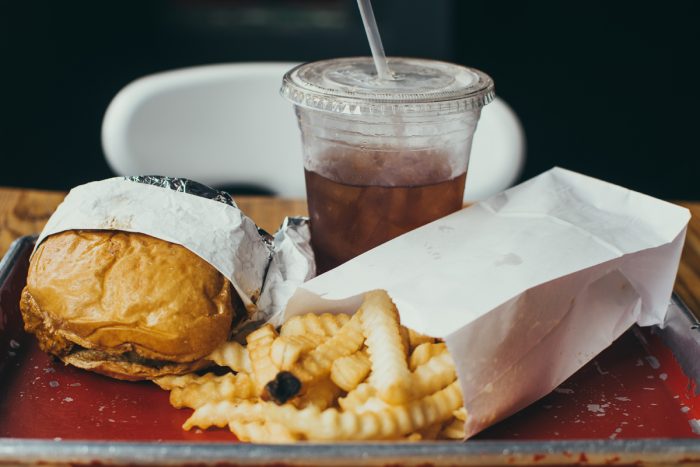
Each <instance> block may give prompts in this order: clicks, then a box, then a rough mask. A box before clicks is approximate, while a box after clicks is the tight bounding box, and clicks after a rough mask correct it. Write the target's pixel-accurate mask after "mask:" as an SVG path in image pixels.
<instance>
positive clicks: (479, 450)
mask: <svg viewBox="0 0 700 467" xmlns="http://www.w3.org/2000/svg"><path fill="white" fill-rule="evenodd" d="M582 453H585V456H586V457H587V458H591V457H610V456H617V457H619V459H620V460H619V461H620V462H624V461H625V460H627V459H633V458H637V459H639V458H640V457H642V456H643V457H644V458H645V459H646V460H663V459H667V460H675V461H679V460H681V461H682V460H685V461H688V462H700V440H698V439H636V440H565V441H517V442H512V441H469V442H463V443H459V442H454V441H446V442H441V441H435V442H419V443H376V442H374V443H332V444H318V443H300V444H278V445H274V444H248V443H231V444H226V443H179V442H163V443H152V442H118V441H109V442H107V441H105V442H102V441H99V442H93V441H90V442H83V441H48V440H37V439H24V440H16V439H12V438H0V462H3V461H23V462H41V461H46V460H47V459H50V460H51V461H62V462H93V461H94V460H95V459H101V460H103V461H107V462H108V463H111V464H117V465H118V464H131V463H138V464H142V465H163V464H179V463H183V462H197V463H200V464H205V465H206V464H220V463H232V462H235V463H238V464H242V465H245V464H256V465H259V464H260V463H261V462H265V463H273V464H279V463H283V464H285V465H303V464H308V463H310V462H313V463H322V464H324V465H333V464H335V465H339V464H340V465H342V464H344V463H347V462H348V461H350V460H352V461H353V464H358V465H375V464H384V463H386V462H392V461H393V462H396V460H397V459H401V460H402V461H406V460H409V461H410V463H411V464H414V463H415V464H423V465H425V463H426V462H427V463H430V464H436V465H440V464H445V463H453V462H455V461H456V460H460V461H461V462H465V461H466V460H467V459H474V460H477V459H479V460H481V461H489V462H493V461H495V460H497V459H501V460H502V461H505V460H506V459H507V460H508V462H513V461H517V460H531V459H532V458H533V456H535V457H537V458H540V459H544V458H546V457H547V456H553V457H555V458H556V459H557V462H562V460H566V459H569V460H570V461H571V462H572V463H577V462H581V458H580V454H582ZM654 454H655V455H657V456H655V457H656V459H652V458H650V455H654ZM591 460H593V459H590V460H589V461H591ZM545 463H546V462H545Z"/></svg>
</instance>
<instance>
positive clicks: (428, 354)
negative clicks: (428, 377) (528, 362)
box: [408, 342, 447, 371]
mask: <svg viewBox="0 0 700 467" xmlns="http://www.w3.org/2000/svg"><path fill="white" fill-rule="evenodd" d="M443 352H447V346H446V345H445V344H433V343H432V342H424V343H422V344H420V345H418V346H417V347H416V348H415V349H413V352H411V356H410V357H409V358H408V368H409V369H410V370H411V371H415V369H416V368H418V367H419V366H420V365H422V364H424V363H425V362H427V361H428V360H430V359H431V358H432V357H434V356H435V355H439V354H441V353H443Z"/></svg>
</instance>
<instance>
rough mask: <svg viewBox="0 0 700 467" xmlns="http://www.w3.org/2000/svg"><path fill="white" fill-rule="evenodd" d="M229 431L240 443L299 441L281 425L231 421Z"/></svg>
mask: <svg viewBox="0 0 700 467" xmlns="http://www.w3.org/2000/svg"><path fill="white" fill-rule="evenodd" d="M228 427H229V430H231V432H232V433H233V434H234V435H236V438H238V440H239V441H244V442H253V443H293V442H294V441H297V440H299V436H296V435H294V434H293V433H292V432H290V431H289V430H288V429H287V428H286V427H284V426H283V425H280V424H279V423H265V422H242V421H240V420H231V422H229V424H228Z"/></svg>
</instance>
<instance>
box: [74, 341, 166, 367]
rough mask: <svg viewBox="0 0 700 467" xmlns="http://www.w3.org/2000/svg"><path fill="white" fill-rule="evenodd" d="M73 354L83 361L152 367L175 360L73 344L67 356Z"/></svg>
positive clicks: (162, 365) (164, 364) (161, 365)
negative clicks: (106, 350)
mask: <svg viewBox="0 0 700 467" xmlns="http://www.w3.org/2000/svg"><path fill="white" fill-rule="evenodd" d="M69 355H70V356H72V357H76V358H79V359H80V360H83V361H102V362H128V363H136V364H138V365H144V366H149V367H152V368H163V367H164V366H166V365H172V364H173V362H170V361H168V360H154V359H151V358H144V357H142V356H141V355H139V354H138V353H136V352H134V351H130V352H123V353H114V352H105V351H104V350H96V349H86V348H84V347H81V346H79V345H73V347H72V348H71V349H70V351H69V352H68V353H66V354H65V356H69Z"/></svg>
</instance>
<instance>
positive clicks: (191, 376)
mask: <svg viewBox="0 0 700 467" xmlns="http://www.w3.org/2000/svg"><path fill="white" fill-rule="evenodd" d="M214 378H216V375H215V374H214V373H206V374H204V375H202V376H200V375H198V374H197V373H186V374H184V375H166V376H160V377H158V378H155V379H153V382H154V383H155V384H157V385H158V387H160V388H161V389H165V390H166V391H169V390H171V389H174V388H181V387H184V386H187V385H188V384H192V383H194V382H204V381H210V380H213V379H214Z"/></svg>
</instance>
